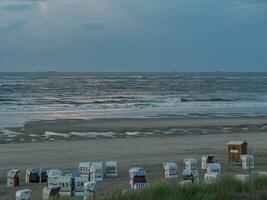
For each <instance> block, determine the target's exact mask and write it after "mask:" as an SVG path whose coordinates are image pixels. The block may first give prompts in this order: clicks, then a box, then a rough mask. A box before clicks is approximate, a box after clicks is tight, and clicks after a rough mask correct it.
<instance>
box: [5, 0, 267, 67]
mask: <svg viewBox="0 0 267 200" xmlns="http://www.w3.org/2000/svg"><path fill="white" fill-rule="evenodd" d="M39 70H42V71H50V70H53V71H54V70H56V71H214V70H223V71H267V0H0V71H39Z"/></svg>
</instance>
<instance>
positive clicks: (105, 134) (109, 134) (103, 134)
mask: <svg viewBox="0 0 267 200" xmlns="http://www.w3.org/2000/svg"><path fill="white" fill-rule="evenodd" d="M114 134H115V133H114V132H70V133H69V135H73V136H79V137H113V136H114Z"/></svg>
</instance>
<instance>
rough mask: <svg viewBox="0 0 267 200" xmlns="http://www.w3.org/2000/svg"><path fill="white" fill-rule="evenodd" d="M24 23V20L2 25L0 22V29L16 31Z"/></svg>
mask: <svg viewBox="0 0 267 200" xmlns="http://www.w3.org/2000/svg"><path fill="white" fill-rule="evenodd" d="M26 23H27V22H26V21H23V20H18V21H14V22H11V23H8V24H4V25H1V24H0V31H16V30H18V29H20V28H22V27H23V26H24V25H25V24H26Z"/></svg>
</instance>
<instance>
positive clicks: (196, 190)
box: [59, 177, 267, 200]
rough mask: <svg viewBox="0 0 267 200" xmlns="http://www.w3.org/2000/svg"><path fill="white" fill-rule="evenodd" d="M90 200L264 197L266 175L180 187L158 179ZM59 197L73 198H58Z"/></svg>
mask: <svg viewBox="0 0 267 200" xmlns="http://www.w3.org/2000/svg"><path fill="white" fill-rule="evenodd" d="M89 199H91V200H266V199H267V177H253V178H252V179H251V181H250V182H247V183H245V184H243V183H241V182H239V181H236V180H234V179H233V178H232V177H221V179H220V181H218V182H217V183H215V184H210V185H207V184H196V185H192V186H187V187H182V186H180V184H179V183H178V182H171V183H170V182H167V181H166V182H165V181H163V182H158V183H156V184H154V185H152V186H151V187H150V188H147V189H143V190H135V191H132V190H129V191H124V192H121V191H120V192H113V193H111V194H105V195H103V194H102V195H100V194H99V195H96V196H94V197H91V198H89ZM59 200H73V198H70V197H61V198H59Z"/></svg>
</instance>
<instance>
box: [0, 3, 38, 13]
mask: <svg viewBox="0 0 267 200" xmlns="http://www.w3.org/2000/svg"><path fill="white" fill-rule="evenodd" d="M32 6H33V5H32V4H29V3H11V4H8V5H5V6H2V7H0V8H1V9H4V10H7V11H24V10H28V9H30V8H32Z"/></svg>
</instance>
